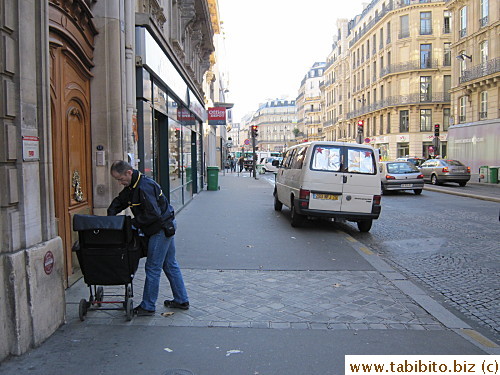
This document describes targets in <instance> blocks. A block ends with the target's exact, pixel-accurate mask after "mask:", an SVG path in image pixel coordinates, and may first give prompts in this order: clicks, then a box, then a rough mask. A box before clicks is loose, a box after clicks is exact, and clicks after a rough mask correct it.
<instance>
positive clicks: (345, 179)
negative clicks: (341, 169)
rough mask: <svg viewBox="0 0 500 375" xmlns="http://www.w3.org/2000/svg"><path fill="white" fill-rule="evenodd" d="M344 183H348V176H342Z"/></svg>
mask: <svg viewBox="0 0 500 375" xmlns="http://www.w3.org/2000/svg"><path fill="white" fill-rule="evenodd" d="M342 182H343V183H344V184H345V183H346V182H347V176H346V175H344V176H342Z"/></svg>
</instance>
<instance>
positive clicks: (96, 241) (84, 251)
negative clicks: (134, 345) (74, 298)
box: [73, 215, 140, 321]
mask: <svg viewBox="0 0 500 375" xmlns="http://www.w3.org/2000/svg"><path fill="white" fill-rule="evenodd" d="M73 230H74V231H77V232H78V243H77V244H75V245H74V247H73V250H74V251H76V254H77V257H78V261H79V262H80V268H81V270H82V273H83V279H84V281H85V283H86V284H87V285H88V287H89V289H90V297H89V300H88V301H87V300H86V299H82V300H80V305H79V310H78V311H79V317H80V320H82V321H83V320H85V316H86V315H87V312H88V311H89V310H125V311H126V317H127V320H131V319H132V316H133V300H132V297H133V286H132V281H133V279H134V275H135V273H136V271H137V267H138V265H139V259H140V249H139V245H138V241H137V238H136V236H134V233H133V230H132V227H131V218H130V216H124V215H119V216H94V215H74V216H73ZM106 285H123V286H124V288H125V292H124V294H123V295H122V294H104V288H103V286H106ZM110 297H112V298H111V299H109V298H110ZM116 297H124V299H123V300H117V298H116ZM103 306H108V307H103ZM117 306H118V307H117Z"/></svg>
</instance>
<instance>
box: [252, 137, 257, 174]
mask: <svg viewBox="0 0 500 375" xmlns="http://www.w3.org/2000/svg"><path fill="white" fill-rule="evenodd" d="M255 143H256V142H255V134H254V133H253V132H252V151H253V163H252V164H253V166H252V169H253V178H255V179H257V174H256V173H255V170H256V169H257V153H256V150H255Z"/></svg>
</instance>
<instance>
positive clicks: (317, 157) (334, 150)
mask: <svg viewBox="0 0 500 375" xmlns="http://www.w3.org/2000/svg"><path fill="white" fill-rule="evenodd" d="M340 160H341V159H340V147H338V146H328V145H324V146H323V145H317V146H315V147H314V150H313V155H312V161H311V169H313V170H317V171H330V172H339V171H340Z"/></svg>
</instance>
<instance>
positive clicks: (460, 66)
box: [459, 51, 467, 78]
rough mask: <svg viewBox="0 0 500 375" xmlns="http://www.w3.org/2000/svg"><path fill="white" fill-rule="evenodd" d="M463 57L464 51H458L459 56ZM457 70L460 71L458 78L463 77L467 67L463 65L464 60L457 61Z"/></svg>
mask: <svg viewBox="0 0 500 375" xmlns="http://www.w3.org/2000/svg"><path fill="white" fill-rule="evenodd" d="M462 54H463V55H465V51H460V53H459V55H462ZM459 69H460V75H459V76H460V77H462V76H463V75H464V72H465V70H466V69H467V65H466V63H465V58H463V59H460V60H459ZM460 77H459V78H460Z"/></svg>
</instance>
